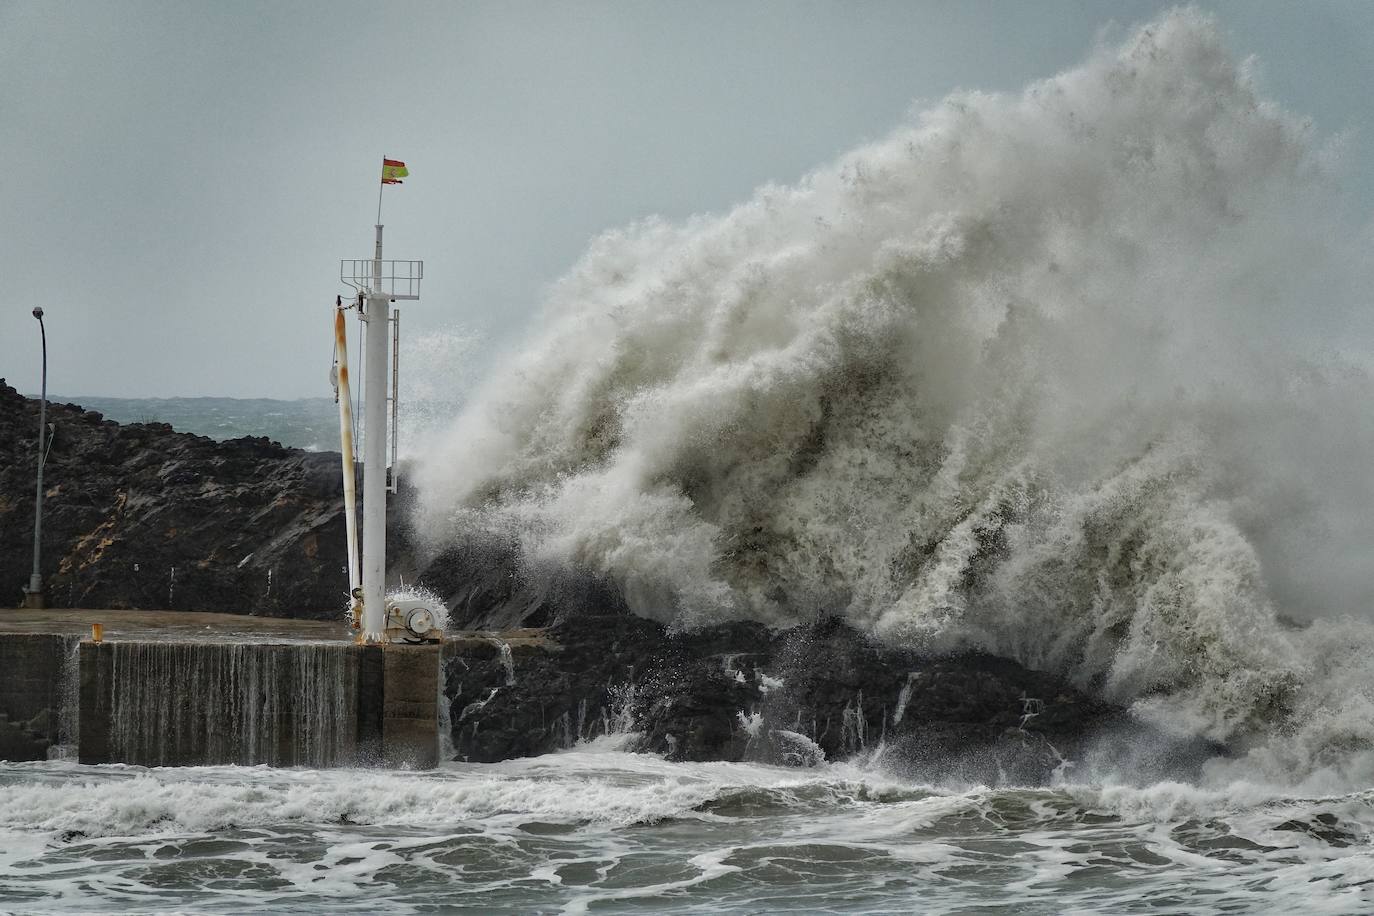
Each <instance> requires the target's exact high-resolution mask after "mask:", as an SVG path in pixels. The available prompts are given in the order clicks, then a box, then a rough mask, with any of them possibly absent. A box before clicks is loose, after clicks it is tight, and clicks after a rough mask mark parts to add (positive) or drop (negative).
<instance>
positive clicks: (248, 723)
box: [80, 642, 439, 769]
mask: <svg viewBox="0 0 1374 916" xmlns="http://www.w3.org/2000/svg"><path fill="white" fill-rule="evenodd" d="M80 670H81V685H80V723H81V741H80V760H81V762H82V763H116V762H118V763H134V764H142V765H147V766H203V765H212V764H242V765H253V764H269V765H271V766H309V767H338V766H378V765H383V766H408V767H411V768H415V769H425V768H430V767H433V766H435V765H436V764H437V762H438V712H437V697H438V686H437V683H438V676H439V654H438V647H437V646H436V647H432V648H431V647H424V646H414V647H412V646H386V647H380V646H355V645H351V644H347V643H308V644H287V645H271V644H266V645H265V644H260V643H237V644H226V643H184V642H176V643H169V642H105V643H100V644H96V643H92V642H85V643H82V645H81V669H80ZM426 697H428V702H427V703H426V702H425V698H426Z"/></svg>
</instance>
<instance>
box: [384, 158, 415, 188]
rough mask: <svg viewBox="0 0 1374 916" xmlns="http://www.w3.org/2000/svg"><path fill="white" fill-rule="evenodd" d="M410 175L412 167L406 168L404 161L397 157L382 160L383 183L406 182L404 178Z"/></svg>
mask: <svg viewBox="0 0 1374 916" xmlns="http://www.w3.org/2000/svg"><path fill="white" fill-rule="evenodd" d="M409 175H410V169H408V168H406V164H405V163H404V162H400V161H398V160H396V159H383V160H382V184H405V182H403V181H401V179H402V178H407V177H409Z"/></svg>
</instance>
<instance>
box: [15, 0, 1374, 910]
mask: <svg viewBox="0 0 1374 916" xmlns="http://www.w3.org/2000/svg"><path fill="white" fill-rule="evenodd" d="M1248 66H1249V65H1247V64H1245V63H1242V62H1238V61H1237V60H1236V59H1235V58H1234V57H1232V56H1231V55H1230V53H1229V52H1228V51H1227V50H1226V49H1225V48H1224V47H1223V46H1222V43H1221V41H1220V39H1219V36H1218V30H1217V28H1216V26H1215V25H1214V24H1213V23H1212V22H1210V21H1209V20H1208V19H1207V18H1206V17H1204V16H1202V15H1200V14H1198V13H1196V12H1192V11H1182V12H1175V13H1171V14H1169V15H1166V16H1164V17H1162V18H1161V19H1160V20H1159V21H1157V22H1155V23H1152V24H1151V25H1150V26H1148V27H1147V28H1144V29H1141V30H1138V31H1137V32H1136V33H1134V34H1133V35H1131V36H1130V37H1129V38H1128V40H1126V41H1125V42H1124V43H1123V44H1122V45H1121V46H1120V47H1103V48H1099V49H1098V50H1096V51H1095V52H1094V53H1093V54H1092V55H1091V56H1090V58H1089V59H1088V60H1087V61H1086V62H1085V63H1084V64H1082V65H1081V66H1079V67H1077V68H1075V69H1072V70H1069V71H1066V72H1065V73H1062V74H1060V75H1058V76H1056V77H1053V78H1052V79H1048V80H1045V81H1043V82H1040V83H1036V84H1034V85H1032V86H1030V87H1028V88H1027V89H1026V90H1025V91H1024V92H1021V93H1019V94H983V93H976V92H971V93H962V94H959V95H957V96H955V97H952V98H951V99H949V100H946V101H945V102H944V103H942V104H940V105H938V106H936V107H934V108H932V109H931V110H929V111H927V112H925V113H923V114H921V115H919V116H918V117H916V118H915V119H914V120H913V123H911V124H909V125H907V126H904V127H902V128H899V129H898V130H897V131H895V132H894V133H893V134H892V135H891V136H889V137H888V138H885V139H883V140H881V141H878V142H875V143H872V144H869V145H867V146H864V147H862V148H860V149H857V150H855V151H853V152H851V153H850V154H847V155H846V156H844V157H842V158H841V159H840V160H839V161H838V162H837V163H836V164H834V165H833V166H829V167H826V168H822V169H819V170H817V171H816V172H815V173H813V174H812V175H810V176H807V177H806V178H805V179H804V180H803V181H802V182H800V183H799V184H798V185H796V186H793V187H777V186H773V187H767V188H763V189H761V190H760V191H759V192H758V193H757V194H756V195H755V196H754V198H752V199H751V200H749V201H748V202H746V203H744V204H742V205H740V206H739V207H738V208H736V209H735V210H733V211H731V212H729V213H726V214H723V215H718V216H703V217H699V218H696V219H693V220H689V221H686V222H684V223H682V224H676V225H673V224H668V223H665V222H662V221H654V220H650V221H646V222H645V223H642V224H639V225H636V226H633V227H630V228H627V229H624V230H619V231H614V232H609V233H607V234H605V235H604V236H602V237H600V238H599V239H597V240H596V241H595V242H594V243H593V244H592V246H591V247H590V249H589V250H588V252H587V254H586V255H585V256H584V258H583V259H582V260H581V261H580V262H579V264H578V265H577V266H576V267H575V268H574V269H573V271H571V272H570V273H569V275H568V276H567V277H565V278H564V279H563V280H562V281H560V282H559V283H558V284H556V285H555V286H554V287H553V288H552V290H551V292H550V298H549V303H548V306H547V310H546V313H545V315H544V318H543V320H542V321H541V323H540V325H539V332H538V334H537V335H536V337H535V339H533V340H532V341H531V342H530V343H529V344H528V346H527V347H526V348H525V349H524V350H523V351H521V352H519V353H517V354H516V355H515V357H513V358H512V359H511V360H510V361H509V362H508V363H507V364H505V365H503V366H500V367H498V368H497V370H496V371H494V372H492V373H491V374H490V376H489V377H487V378H485V379H484V382H483V386H482V387H481V388H480V389H479V390H478V391H477V392H476V393H475V394H474V396H473V398H472V399H471V400H470V401H469V402H468V403H467V404H466V405H465V406H464V408H463V411H462V413H461V416H460V417H459V419H458V420H457V422H456V424H455V425H454V426H453V428H452V431H451V433H450V434H449V435H448V436H447V438H446V439H445V440H444V441H442V442H436V445H435V447H434V448H433V449H430V450H427V452H426V456H425V459H426V460H425V461H423V462H422V463H421V465H420V467H419V468H418V472H417V474H416V475H415V478H414V480H415V482H416V485H417V487H418V488H419V491H420V493H421V498H420V500H419V505H420V509H419V513H418V515H417V518H416V522H417V525H418V528H419V531H420V534H421V536H422V537H424V538H426V539H427V540H428V541H429V542H430V544H429V546H431V547H433V548H434V549H436V550H437V549H442V548H443V547H444V546H445V545H446V544H449V543H452V542H455V541H463V540H465V539H472V538H480V537H491V536H495V537H497V538H499V539H501V540H502V541H503V542H504V543H515V544H518V545H519V546H520V548H521V549H522V551H523V552H524V554H525V556H526V557H528V558H529V559H530V560H531V561H532V562H548V563H553V564H576V565H578V566H581V567H583V568H586V569H589V570H592V571H593V572H595V573H598V574H600V575H603V576H605V577H607V578H609V579H611V580H613V581H615V582H616V583H617V585H618V586H619V587H620V588H621V590H622V592H623V593H624V595H625V596H626V598H627V600H628V602H629V603H630V604H631V606H632V607H633V608H634V609H635V610H636V611H637V612H639V613H642V614H645V615H648V616H652V617H655V618H657V619H660V620H663V621H665V622H667V623H670V624H672V625H675V626H682V627H690V626H693V625H696V624H698V623H703V622H715V621H729V620H737V619H743V618H747V619H753V620H761V621H765V622H768V623H772V624H777V625H787V624H791V623H795V622H798V621H804V620H810V619H812V618H813V617H814V616H815V615H816V614H817V613H818V612H825V613H833V614H837V615H841V616H843V617H844V618H845V619H846V620H847V621H848V622H849V623H850V624H851V625H853V626H854V627H855V628H857V629H859V630H860V631H862V632H865V633H868V634H870V635H871V636H872V638H873V639H875V640H881V641H885V642H888V643H892V644H897V645H903V646H912V647H919V648H922V649H926V650H930V651H940V650H942V649H977V650H983V651H988V652H992V653H995V654H998V655H1002V656H1005V657H1009V658H1013V659H1016V660H1017V661H1019V662H1021V663H1023V664H1025V665H1027V666H1029V667H1032V668H1036V669H1040V670H1052V671H1057V672H1062V673H1063V674H1064V675H1065V676H1067V677H1069V678H1071V679H1072V680H1073V681H1074V683H1075V684H1077V685H1078V686H1079V687H1081V688H1082V689H1084V690H1087V691H1090V692H1092V693H1094V694H1095V695H1098V696H1101V697H1103V698H1105V699H1108V700H1111V701H1113V702H1115V703H1118V704H1121V705H1122V706H1123V707H1125V708H1127V709H1129V710H1130V712H1131V714H1132V715H1134V716H1135V717H1137V718H1139V719H1140V720H1143V721H1145V722H1148V723H1149V724H1151V725H1152V726H1153V727H1155V728H1157V729H1161V730H1163V731H1164V732H1167V733H1170V734H1181V735H1189V736H1197V737H1201V738H1206V739H1209V740H1211V741H1214V742H1217V743H1218V744H1219V745H1224V746H1225V747H1227V748H1228V753H1227V754H1226V755H1224V756H1219V757H1217V759H1215V760H1212V761H1210V762H1209V763H1207V765H1206V766H1204V767H1203V768H1202V771H1201V774H1200V775H1199V777H1198V779H1197V781H1196V782H1195V783H1189V784H1183V783H1157V782H1155V783H1152V782H1149V781H1137V780H1136V779H1135V778H1134V777H1133V775H1132V774H1130V773H1112V772H1096V771H1093V770H1091V769H1090V768H1088V767H1085V766H1081V765H1075V764H1081V763H1082V762H1075V761H1068V762H1067V763H1066V765H1065V766H1064V767H1063V768H1062V769H1061V772H1060V775H1059V777H1058V781H1057V782H1056V783H1055V784H1052V785H1047V786H1016V785H993V786H984V785H959V784H952V783H950V782H949V781H948V780H947V779H946V778H945V777H944V775H943V774H941V773H939V772H930V773H922V774H920V776H919V778H917V777H912V776H910V775H908V776H905V777H898V776H896V775H894V772H895V771H894V770H890V769H889V768H887V767H886V766H885V765H884V761H883V753H882V750H881V748H873V749H870V750H869V751H868V752H866V753H865V754H863V755H861V756H859V757H858V758H856V759H853V760H846V761H828V762H820V763H818V765H816V766H814V767H810V768H798V769H787V768H776V767H771V766H762V765H756V764H748V763H742V764H725V763H718V764H709V763H708V764H697V763H670V762H666V761H664V760H661V759H659V758H656V757H653V756H648V755H635V754H628V753H624V752H623V751H621V750H618V749H617V748H616V746H615V745H614V741H606V740H603V741H601V742H598V743H592V744H588V745H582V746H578V747H575V748H573V749H570V750H568V751H565V752H563V753H558V754H552V755H547V756H544V757H538V758H532V759H525V760H515V761H509V762H506V763H501V764H488V765H477V764H467V763H459V762H454V763H449V764H446V765H445V766H444V767H442V768H440V769H439V770H437V771H435V772H432V773H407V772H378V771H371V770H369V771H352V770H333V771H319V770H304V769H302V770H273V769H267V768H247V769H244V768H233V767H212V768H193V769H182V770H173V769H142V768H135V767H119V766H112V767H100V768H92V767H82V766H78V765H75V764H72V763H68V762H62V761H53V762H49V763H46V764H22V765H5V766H0V907H6V908H9V909H11V910H13V911H14V912H24V913H31V912H66V911H70V910H75V909H80V910H89V911H95V912H138V913H143V912H225V913H229V912H265V911H274V912H280V911H292V912H319V913H341V912H375V911H386V912H449V911H461V910H469V911H472V912H533V913H544V912H547V913H556V912H567V913H580V912H633V913H658V912H665V911H682V912H693V911H697V912H713V913H722V912H723V913H772V912H793V913H910V912H922V913H951V914H953V913H961V914H972V913H1018V914H1020V913H1088V912H1109V913H1171V914H1199V913H1287V912H1304V913H1307V912H1313V913H1316V912H1326V913H1351V914H1362V913H1369V912H1374V789H1371V787H1374V623H1372V622H1371V613H1372V612H1374V577H1371V576H1370V574H1369V571H1370V563H1369V550H1370V545H1371V544H1374V512H1372V511H1370V507H1371V506H1374V477H1372V476H1371V475H1370V473H1369V466H1370V460H1369V456H1370V454H1371V443H1374V420H1371V418H1370V417H1371V413H1370V410H1369V406H1368V405H1369V404H1370V402H1371V394H1374V377H1372V376H1371V372H1370V369H1369V367H1370V366H1371V365H1374V361H1371V360H1370V359H1369V357H1368V354H1366V353H1364V352H1363V351H1362V350H1361V348H1359V347H1356V346H1353V345H1351V344H1350V342H1349V341H1348V340H1347V339H1346V337H1347V335H1346V330H1347V329H1349V328H1352V327H1355V326H1357V325H1358V323H1359V321H1361V320H1363V319H1361V317H1360V316H1361V315H1363V314H1365V313H1367V312H1368V306H1369V292H1368V291H1369V290H1370V289H1374V277H1371V276H1370V261H1369V258H1368V255H1367V251H1368V250H1369V244H1370V240H1371V239H1374V232H1371V231H1370V229H1369V227H1368V225H1367V224H1365V223H1358V224H1357V223H1355V222H1353V221H1352V220H1351V218H1350V215H1349V213H1348V206H1347V205H1345V204H1344V202H1343V199H1342V198H1341V196H1340V193H1339V180H1338V175H1336V174H1335V173H1334V172H1333V170H1332V166H1333V164H1334V163H1336V162H1337V161H1338V160H1339V155H1338V153H1339V150H1338V149H1335V150H1333V149H1332V148H1331V147H1329V146H1326V145H1324V144H1323V143H1322V142H1321V141H1320V140H1319V138H1316V137H1314V136H1313V135H1312V131H1311V128H1310V126H1308V125H1307V124H1306V123H1305V122H1303V121H1302V120H1301V119H1300V118H1298V117H1295V116H1293V115H1290V114H1288V113H1286V112H1284V111H1282V110H1281V109H1280V108H1279V107H1278V106H1276V105H1274V104H1273V103H1272V102H1270V101H1268V100H1267V99H1265V98H1264V97H1263V96H1262V95H1261V94H1260V93H1259V91H1258V90H1257V88H1256V86H1255V84H1254V80H1253V78H1252V75H1251V73H1250V71H1249V68H1248ZM88 406H97V405H95V404H90V405H88ZM317 407H318V409H319V410H320V415H321V419H320V425H321V427H322V428H323V429H326V430H329V429H332V427H330V426H329V424H328V422H327V421H326V420H325V419H324V417H325V415H327V414H330V410H331V409H332V405H329V404H328V402H323V403H320V404H319V405H317ZM327 408H328V409H327ZM311 409H316V408H311ZM111 415H112V416H114V415H116V414H114V413H113V412H111ZM331 415H332V414H331ZM146 418H147V419H168V418H167V417H166V416H165V415H163V416H149V417H146ZM171 422H173V424H174V425H176V423H175V421H171ZM301 423H302V425H304V423H305V421H304V420H302V421H301ZM187 428H188V431H206V432H208V430H203V429H192V428H190V427H189V426H188V427H187ZM311 428H312V429H313V428H314V427H311ZM243 431H244V432H252V433H253V434H259V435H260V434H270V433H265V431H264V430H263V429H262V428H254V429H252V430H248V429H244V430H243ZM210 434H213V433H210ZM327 435H328V436H329V437H330V438H327V439H325V440H322V441H318V440H313V439H312V440H311V441H307V440H305V439H296V440H293V441H292V442H291V443H289V444H300V445H304V446H307V447H309V446H316V447H319V446H321V445H324V444H325V442H329V441H332V432H331V433H329V434H327ZM274 437H275V436H274ZM283 441H286V440H285V439H283ZM894 702H895V698H894ZM740 712H741V715H743V714H744V712H745V711H743V710H741V711H740ZM903 772H907V773H910V770H903Z"/></svg>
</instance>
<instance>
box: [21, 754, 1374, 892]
mask: <svg viewBox="0 0 1374 916" xmlns="http://www.w3.org/2000/svg"><path fill="white" fill-rule="evenodd" d="M618 740H622V739H618V738H616V737H611V738H602V739H598V741H596V742H593V743H592V744H590V745H585V746H582V747H578V748H576V749H573V750H570V751H566V752H562V753H557V754H550V755H546V756H543V757H537V758H531V759H524V760H514V761H509V762H507V763H501V764H462V763H452V764H448V765H446V766H444V767H443V768H441V769H440V770H438V771H435V772H427V773H407V772H381V771H377V770H332V771H317V770H273V769H269V768H266V767H250V768H239V767H204V768H185V769H144V768H140V767H121V766H102V767H82V766H77V765H75V764H67V763H47V764H17V765H3V766H0V909H3V910H4V911H7V912H14V913H66V912H73V911H77V910H81V911H86V912H100V913H247V912H255V913H256V912H292V913H369V912H386V913H445V912H473V913H489V912H507V913H585V912H592V913H601V912H606V913H661V912H669V911H671V912H684V913H688V912H699V913H708V912H709V913H948V914H956V913H961V914H973V913H980V914H986V913H1017V914H1060V913H1175V914H1222V913H1242V912H1245V913H1255V912H1262V913H1296V912H1302V913H1368V912H1370V910H1371V907H1374V857H1372V856H1371V846H1370V839H1369V838H1370V831H1371V830H1374V804H1371V803H1372V802H1374V793H1370V792H1359V793H1353V794H1344V795H1333V796H1326V797H1300V796H1293V795H1291V794H1288V793H1286V792H1284V791H1282V790H1278V789H1273V788H1265V787H1263V786H1259V785H1253V784H1248V783H1243V782H1236V783H1232V784H1230V785H1228V786H1225V787H1220V788H1212V789H1206V788H1200V787H1197V786H1189V785H1180V784H1163V785H1153V786H1145V787H1140V786H1127V785H1116V786H1113V785H1075V784H1073V783H1071V782H1070V783H1066V784H1064V785H1059V786H1051V787H1040V788H997V789H994V788H988V787H984V786H941V785H938V784H930V785H927V784H920V783H912V782H905V781H899V780H894V779H892V778H890V777H888V776H885V775H884V772H883V768H882V766H881V761H880V760H878V761H873V760H861V761H852V762H849V763H840V764H829V765H821V766H819V767H817V768H814V769H805V770H797V769H784V768H778V767H769V766H758V765H750V764H733V763H714V764H713V763H666V762H664V761H662V760H660V759H658V758H656V757H652V756H646V755H640V754H628V753H623V752H621V751H619V750H617V749H616V746H615V745H616V742H617V741H618Z"/></svg>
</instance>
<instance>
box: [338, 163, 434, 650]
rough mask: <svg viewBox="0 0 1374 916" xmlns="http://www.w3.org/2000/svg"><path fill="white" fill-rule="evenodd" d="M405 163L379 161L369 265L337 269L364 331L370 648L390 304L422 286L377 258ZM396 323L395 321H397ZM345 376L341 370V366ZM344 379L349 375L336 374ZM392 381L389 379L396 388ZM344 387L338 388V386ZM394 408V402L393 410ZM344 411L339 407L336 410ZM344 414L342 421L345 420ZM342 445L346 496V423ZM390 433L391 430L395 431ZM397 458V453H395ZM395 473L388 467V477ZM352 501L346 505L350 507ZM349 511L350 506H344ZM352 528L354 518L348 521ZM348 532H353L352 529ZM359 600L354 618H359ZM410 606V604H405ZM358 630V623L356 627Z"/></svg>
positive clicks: (383, 614) (382, 518)
mask: <svg viewBox="0 0 1374 916" xmlns="http://www.w3.org/2000/svg"><path fill="white" fill-rule="evenodd" d="M408 174H410V173H409V171H407V169H406V167H405V163H404V162H398V161H396V160H392V159H386V158H383V159H382V183H381V188H379V189H378V191H377V225H376V230H377V244H376V249H375V250H374V252H373V255H372V259H371V260H353V261H349V260H345V261H341V262H340V265H339V278H340V279H341V280H343V282H345V283H347V284H348V285H349V286H352V287H353V288H354V289H355V290H357V291H358V295H357V300H356V305H357V307H358V311H359V317H360V318H361V319H362V321H363V324H364V327H365V328H366V329H367V331H366V341H365V343H364V346H363V354H364V359H365V360H366V374H365V378H364V383H363V429H364V438H363V531H362V534H363V539H362V540H363V543H362V564H361V565H362V589H361V590H362V621H361V629H362V637H363V639H364V640H366V641H367V642H369V643H381V642H385V641H387V628H388V624H389V623H391V621H389V620H388V616H389V614H388V608H387V604H386V494H387V492H388V490H393V491H394V489H393V487H392V486H389V485H388V479H387V478H388V475H387V460H386V459H387V410H386V402H387V390H386V389H387V384H386V382H387V375H388V373H387V352H388V349H389V348H388V347H387V343H388V338H389V337H390V331H391V326H392V323H393V320H394V319H393V317H392V310H391V303H393V302H395V301H396V300H398V299H419V298H420V280H421V279H422V278H423V276H424V267H425V264H424V262H423V261H385V260H383V259H382V190H383V189H385V187H386V186H387V185H388V184H401V183H402V182H401V180H400V179H402V178H404V177H405V176H407V175H408ZM398 317H399V316H398ZM344 368H345V369H346V364H345V367H344ZM341 374H342V375H343V377H344V378H345V379H346V378H347V373H346V372H344V373H341ZM395 379H396V377H395V375H394V374H393V376H392V380H393V384H394V383H395ZM341 387H342V386H341ZM348 396H349V395H348V391H347V388H346V387H343V388H342V390H341V391H340V397H341V398H347V397H348ZM395 403H396V399H395V392H393V395H392V405H393V410H394V406H395ZM340 406H341V407H342V404H341V405H340ZM343 414H344V411H343V410H342V409H341V411H340V415H341V419H342V418H343ZM341 432H342V433H343V438H344V451H345V457H344V474H345V480H344V490H345V496H346V499H347V497H349V496H351V491H352V481H351V479H350V478H351V469H352V461H351V451H352V430H351V429H348V428H347V425H346V423H345V424H344V428H343V429H342V430H341ZM393 434H394V431H393ZM392 456H393V458H394V456H395V450H394V449H393V450H392ZM396 471H397V469H396V468H394V467H393V468H392V474H393V475H394V474H395V473H396ZM349 502H351V500H349ZM345 509H346V511H347V512H349V513H352V512H353V511H354V510H353V507H352V505H350V504H346V506H345ZM350 521H351V519H350ZM350 527H352V526H350ZM349 542H350V543H349V548H350V551H353V550H356V537H350V538H349ZM348 562H349V584H350V586H351V587H353V586H354V583H355V582H356V579H357V576H356V573H355V572H354V570H356V569H357V567H358V558H357V557H356V556H354V555H352V554H350V556H349V558H348ZM356 598H357V595H356V594H355V595H354V599H355V604H354V607H355V613H356V607H357V604H356ZM407 604H410V602H407ZM397 610H398V611H402V612H403V613H404V612H405V611H409V612H410V613H405V614H404V617H405V619H403V620H400V621H397V623H398V624H399V625H400V626H402V627H404V628H405V630H406V631H409V635H414V636H419V635H421V633H419V632H416V631H417V630H421V631H425V632H427V631H429V630H431V629H432V628H433V623H434V621H433V618H432V617H430V618H428V619H426V618H424V615H419V616H418V617H416V616H415V609H412V608H405V609H401V608H397ZM355 624H357V621H356V620H355Z"/></svg>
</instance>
